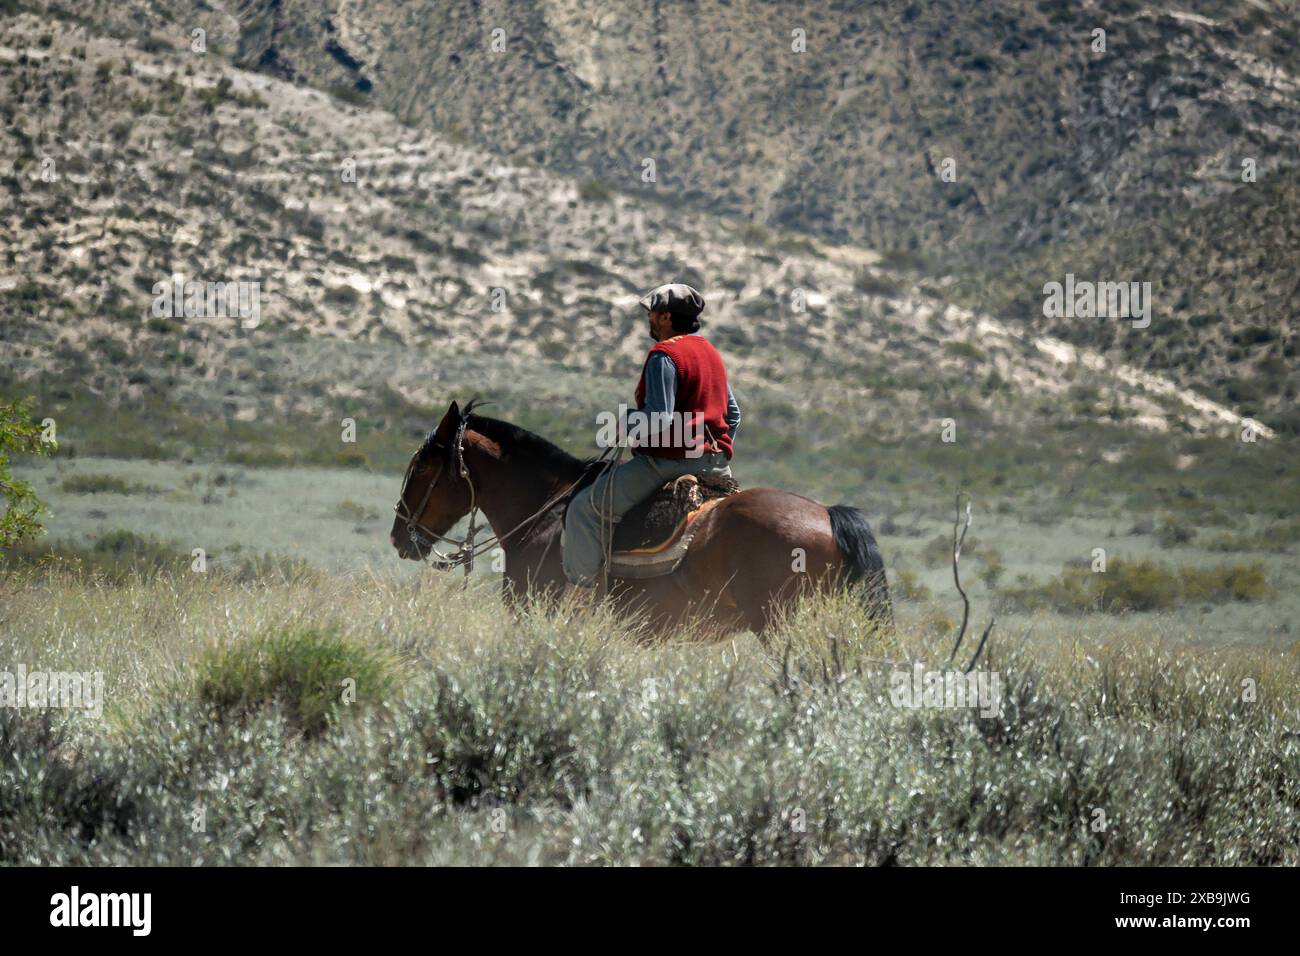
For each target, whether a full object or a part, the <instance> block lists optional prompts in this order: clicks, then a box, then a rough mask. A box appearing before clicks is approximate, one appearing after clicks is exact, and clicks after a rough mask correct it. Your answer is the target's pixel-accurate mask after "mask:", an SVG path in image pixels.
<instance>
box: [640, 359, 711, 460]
mask: <svg viewBox="0 0 1300 956" xmlns="http://www.w3.org/2000/svg"><path fill="white" fill-rule="evenodd" d="M655 352H665V353H667V355H668V357H669V358H670V359H672V362H673V365H674V366H675V367H676V369H677V400H676V403H675V407H674V409H673V411H675V412H678V413H680V414H682V415H687V416H689V415H692V414H698V415H699V416H700V419H702V421H703V427H704V428H706V429H707V432H704V435H705V439H704V440H705V442H706V446H705V450H706V451H721V452H723V453H725V454H726V456H727V458H728V460H730V458H731V435H730V434H729V433H728V432H729V429H728V428H727V369H726V367H725V366H723V364H722V356H721V355H719V354H718V350H717V349H715V348H714V347H713V346H712V345H711V344H710V343H709V341H708V339H705V338H702V337H700V336H698V335H678V336H674V337H673V338H671V339H665V340H664V341H662V342H656V343H655V344H654V345H653V346H652V347H651V349H650V352H649V353H648V354H647V355H646V361H647V362H649V360H650V355H653V354H654V353H655ZM636 404H637V408H641V407H642V406H643V405H644V404H645V365H644V364H643V365H642V366H641V379H640V381H638V382H637V386H636ZM695 421H696V420H694V419H691V420H688V422H689V424H688V426H687V427H690V428H692V429H699V427H700V426H699V425H697V424H694V422H695ZM652 426H653V423H652ZM690 433H698V431H692V432H690ZM661 435H662V437H661V438H660V441H661V442H666V441H667V435H665V434H663V433H662V432H661ZM634 454H638V455H653V456H654V457H656V458H674V459H680V458H685V457H686V449H685V448H637V449H634Z"/></svg>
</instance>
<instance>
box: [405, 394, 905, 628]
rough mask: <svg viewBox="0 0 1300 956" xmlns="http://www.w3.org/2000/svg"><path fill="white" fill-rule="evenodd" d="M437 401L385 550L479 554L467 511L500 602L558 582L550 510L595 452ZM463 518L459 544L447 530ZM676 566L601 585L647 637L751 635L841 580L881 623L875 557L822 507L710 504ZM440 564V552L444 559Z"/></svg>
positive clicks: (859, 525)
mask: <svg viewBox="0 0 1300 956" xmlns="http://www.w3.org/2000/svg"><path fill="white" fill-rule="evenodd" d="M473 408H474V403H472V402H471V403H470V405H469V406H467V407H466V408H465V409H464V411H461V409H460V408H459V407H458V406H457V404H456V403H455V402H452V403H451V407H450V408H448V410H447V413H446V415H444V416H443V418H442V421H441V422H440V423H439V425H438V427H437V428H436V429H435V430H434V431H433V432H432V433H430V435H429V436H428V438H426V439H425V441H424V444H422V445H421V446H420V448H419V449H417V450H416V452H415V454H414V455H413V456H412V457H411V462H410V464H409V465H408V466H407V471H406V477H405V479H404V481H403V483H402V491H401V496H400V498H399V500H398V503H397V506H396V508H395V510H396V512H397V517H396V519H395V520H394V521H393V530H392V533H391V535H390V540H391V541H392V544H393V547H394V548H396V549H397V553H398V555H400V556H401V557H402V558H406V559H410V560H421V561H422V560H425V559H426V558H428V557H429V555H430V553H431V552H432V553H436V552H434V546H435V544H437V543H438V542H440V541H444V542H449V543H452V544H458V545H461V548H460V550H459V551H457V552H456V553H455V554H453V555H450V556H443V555H438V557H439V558H441V559H443V560H441V561H440V562H439V563H440V565H441V566H442V567H444V568H447V567H455V566H457V565H460V564H464V563H465V562H466V561H467V560H469V559H470V557H471V555H472V554H474V553H476V551H477V553H482V550H483V549H482V548H481V547H480V548H479V549H476V548H475V545H474V543H473V540H472V539H473V535H474V522H475V516H476V514H477V510H481V511H482V513H483V515H484V516H485V517H486V519H487V522H488V524H489V525H490V526H491V529H492V532H493V535H494V537H495V539H496V541H495V542H489V543H488V546H489V547H500V548H501V549H502V551H503V552H504V557H505V569H504V570H505V580H504V588H505V596H506V600H507V603H510V604H512V605H513V604H515V603H516V602H518V601H520V600H525V601H526V600H528V599H529V598H531V597H534V596H537V595H539V594H544V595H553V596H558V595H560V594H561V593H563V592H564V591H565V589H566V588H567V582H566V581H565V578H564V572H563V570H562V567H561V561H560V541H559V538H560V530H561V527H562V522H563V509H564V506H565V504H566V502H567V500H568V498H569V496H570V495H571V494H572V492H573V490H574V489H575V488H576V487H578V486H579V485H580V484H583V483H585V480H584V479H589V478H590V477H591V476H592V473H593V471H594V469H598V468H602V467H604V466H605V464H606V462H604V461H602V460H587V461H583V460H580V459H578V458H575V457H574V456H572V455H570V454H569V453H567V452H565V451H563V450H562V449H560V448H558V447H556V446H555V445H553V444H551V443H550V442H548V441H546V440H545V439H544V438H541V437H539V436H537V435H534V434H533V433H531V432H528V431H525V430H524V429H522V428H520V427H518V426H516V425H512V424H510V423H509V422H503V421H498V420H496V419H493V418H485V417H483V416H481V415H477V414H474V413H473ZM466 514H469V515H470V527H471V531H470V533H469V535H468V538H469V539H470V540H468V541H452V539H450V538H448V537H447V533H448V532H449V531H450V530H451V529H452V528H453V527H454V526H455V524H456V522H457V521H459V520H460V519H461V518H463V517H464V516H465V515H466ZM696 527H697V530H696V533H695V537H694V539H693V541H692V543H691V546H690V550H689V551H688V552H687V554H686V558H685V560H684V561H683V562H682V563H681V565H680V566H679V567H678V568H677V570H676V571H674V572H673V573H671V574H668V575H664V576H662V577H657V578H648V579H640V580H621V579H611V582H610V584H611V587H610V592H609V593H610V596H611V597H612V598H613V599H614V600H615V601H616V602H617V604H618V606H619V608H620V609H622V610H626V611H628V612H634V613H638V614H642V615H645V618H646V620H647V623H648V624H649V629H650V631H651V632H652V633H657V634H668V633H671V632H672V631H673V630H674V628H677V627H680V626H681V625H682V624H683V623H685V622H687V621H694V622H695V623H696V624H697V625H703V627H702V630H703V632H704V634H705V635H707V636H712V637H715V638H720V637H723V636H725V635H727V634H730V633H733V632H736V631H743V630H752V631H753V632H754V633H755V634H757V635H759V637H760V638H761V637H762V635H763V632H764V630H765V629H766V628H767V627H768V626H769V625H770V624H771V622H772V620H773V617H774V615H776V614H777V613H778V612H779V610H780V609H781V608H783V607H788V606H790V605H791V604H792V602H793V601H794V600H795V599H796V598H797V596H798V594H799V593H800V592H801V591H803V590H806V589H808V588H813V589H816V588H821V589H827V588H832V587H854V588H856V589H858V590H859V593H860V595H861V598H862V600H863V601H864V602H865V605H866V607H867V610H868V613H869V614H870V615H871V616H872V618H873V619H874V620H875V621H877V622H878V623H880V624H881V625H882V626H888V625H889V624H891V623H892V617H893V612H892V607H891V604H890V599H889V591H888V587H887V585H886V583H885V569H884V562H883V561H882V559H881V556H880V550H879V548H878V547H877V545H876V540H875V538H874V537H873V535H872V533H871V528H870V526H869V525H868V524H867V521H866V518H865V517H864V516H863V514H862V512H861V511H859V510H858V509H856V508H851V507H848V506H845V505H836V506H834V507H827V506H826V505H823V504H820V503H818V502H816V501H813V500H812V499H811V498H805V497H803V496H802V495H797V494H793V493H791V492H788V491H779V490H777V489H775V488H753V489H749V490H746V491H741V492H738V493H736V494H733V495H731V496H730V497H727V498H724V499H723V500H721V501H719V502H718V503H717V504H716V505H715V506H714V507H712V508H711V509H710V510H709V511H708V512H706V513H705V514H703V515H702V516H701V517H700V518H699V519H698V524H697V526H696ZM448 558H449V559H448Z"/></svg>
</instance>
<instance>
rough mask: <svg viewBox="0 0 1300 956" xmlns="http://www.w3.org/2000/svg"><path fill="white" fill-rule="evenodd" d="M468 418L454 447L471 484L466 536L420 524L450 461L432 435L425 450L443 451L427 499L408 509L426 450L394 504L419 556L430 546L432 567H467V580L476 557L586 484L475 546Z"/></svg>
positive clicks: (607, 453)
mask: <svg viewBox="0 0 1300 956" xmlns="http://www.w3.org/2000/svg"><path fill="white" fill-rule="evenodd" d="M468 418H469V417H468V416H465V417H463V418H462V419H461V421H460V424H459V425H458V426H457V428H456V437H455V439H454V440H453V443H452V446H451V451H452V454H453V458H452V466H453V467H454V468H455V469H456V470H457V472H458V473H459V475H460V477H461V478H463V479H465V483H466V484H467V485H469V528H468V529H466V531H465V537H464V538H462V539H461V540H460V541H457V540H456V539H455V538H450V537H448V536H447V535H445V534H439V533H438V532H436V531H434V530H432V529H431V528H428V527H426V526H425V525H424V524H422V523H421V522H420V516H421V515H423V514H424V509H425V506H426V505H428V503H429V498H430V497H431V496H432V495H433V489H434V486H436V485H437V484H438V482H439V481H440V480H442V476H443V472H444V471H446V468H445V466H444V462H445V460H446V456H445V452H446V446H444V445H441V444H439V443H438V442H436V441H434V440H433V439H432V436H431V437H430V439H429V441H427V442H426V443H425V447H432V448H433V449H435V450H437V451H439V455H438V472H437V474H435V475H434V476H433V478H432V479H431V480H430V481H429V485H428V487H427V488H425V489H424V497H422V498H421V499H420V504H419V506H418V507H416V509H415V511H414V512H411V511H408V510H407V508H406V488H407V486H408V485H409V484H410V483H411V476H412V475H413V474H415V463H416V461H417V460H418V459H419V457H420V451H423V450H424V449H423V448H421V449H420V451H417V452H416V453H415V454H414V455H412V456H411V460H410V462H409V463H408V464H407V466H406V474H405V475H404V476H403V478H402V490H401V493H400V494H399V495H398V498H397V504H395V505H393V511H394V512H396V513H397V517H398V518H399V519H400V520H402V521H404V522H406V534H407V537H409V538H410V539H411V543H412V544H414V545H415V546H416V551H417V553H418V552H419V549H420V548H422V547H427V548H428V550H429V555H430V556H431V558H432V560H431V561H430V564H431V565H432V566H433V567H435V568H437V569H438V570H439V571H450V570H452V569H454V568H456V567H463V568H464V569H465V575H466V577H468V576H469V573H470V572H471V571H472V570H473V569H474V559H475V558H476V557H478V556H479V555H481V554H483V553H485V552H486V551H488V550H489V549H491V548H494V547H496V546H497V545H499V544H504V543H505V541H506V540H507V539H508V538H510V537H511V536H513V535H514V534H515V532H517V531H519V530H520V529H521V528H523V527H524V526H525V525H530V524H532V522H534V521H536V520H537V519H538V518H540V517H541V516H542V515H544V514H546V513H547V512H548V511H550V510H551V509H552V508H554V507H555V506H556V505H557V504H558V503H559V502H561V501H563V500H564V499H565V497H566V496H568V495H569V494H570V493H571V492H572V491H573V489H574V488H576V487H577V486H578V484H579V483H580V482H581V481H582V477H581V476H580V477H578V478H577V479H575V480H574V481H573V482H571V483H570V484H569V485H568V486H567V487H565V488H564V489H563V490H561V491H559V492H557V493H556V494H554V495H552V496H551V497H550V498H548V499H547V500H546V502H545V503H544V504H543V505H542V506H541V507H540V508H538V509H537V510H536V511H534V512H533V513H532V514H531V515H529V516H528V517H527V518H525V519H524V520H523V521H521V522H519V523H518V524H517V525H515V526H514V527H513V528H511V529H510V530H509V531H507V532H506V533H505V534H500V535H496V534H494V535H493V536H492V537H491V538H488V539H487V540H486V541H483V542H481V543H478V544H475V542H474V539H475V537H476V536H477V535H478V532H479V531H481V530H482V526H481V525H479V524H478V512H479V508H478V489H477V488H475V486H474V478H473V476H472V475H470V473H469V468H468V466H467V465H466V464H465V429H466V427H467V426H468V424H469V420H468ZM619 450H620V449H618V447H617V446H611V447H610V448H607V449H606V450H605V451H604V453H602V454H601V456H600V457H599V458H598V459H597V460H596V461H595V462H593V467H594V466H595V465H596V464H601V463H605V462H606V460H607V459H608V458H609V457H610V456H611V454H612V453H616V452H618V451H619ZM584 474H585V472H584ZM442 542H446V543H447V544H454V545H456V550H454V551H452V552H450V553H447V554H443V553H442V552H440V551H438V550H437V549H436V548H435V547H434V545H435V544H439V543H442Z"/></svg>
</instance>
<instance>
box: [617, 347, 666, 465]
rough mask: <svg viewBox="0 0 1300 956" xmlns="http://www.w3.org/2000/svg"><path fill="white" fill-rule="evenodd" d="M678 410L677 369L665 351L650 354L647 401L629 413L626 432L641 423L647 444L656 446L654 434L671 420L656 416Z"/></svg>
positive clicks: (645, 443) (646, 367)
mask: <svg viewBox="0 0 1300 956" xmlns="http://www.w3.org/2000/svg"><path fill="white" fill-rule="evenodd" d="M676 407H677V366H676V365H674V364H673V360H672V359H671V358H669V357H668V355H667V354H666V353H664V352H651V353H650V356H649V358H647V359H646V365H645V401H644V402H643V403H642V404H641V407H640V408H638V409H636V410H634V411H629V412H628V413H627V421H626V426H625V427H626V429H627V431H631V430H632V429H633V428H635V427H636V426H637V425H638V423H640V422H644V424H643V425H641V427H642V428H644V431H643V433H642V434H643V435H644V436H645V441H644V442H643V444H644V445H652V444H653V443H654V437H653V436H654V435H655V434H656V433H657V432H659V431H660V430H661V429H662V428H663V427H664V426H666V425H669V424H670V422H671V419H670V418H656V417H655V416H656V415H661V416H662V415H671V414H672V412H673V409H674V408H676Z"/></svg>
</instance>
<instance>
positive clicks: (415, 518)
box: [388, 402, 473, 561]
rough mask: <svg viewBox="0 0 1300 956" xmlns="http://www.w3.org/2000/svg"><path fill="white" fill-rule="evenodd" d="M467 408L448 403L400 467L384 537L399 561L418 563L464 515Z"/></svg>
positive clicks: (469, 495)
mask: <svg viewBox="0 0 1300 956" xmlns="http://www.w3.org/2000/svg"><path fill="white" fill-rule="evenodd" d="M472 404H473V403H471V405H470V406H466V408H465V410H464V411H461V409H460V408H459V406H457V404H456V403H455V402H452V403H451V407H450V408H448V409H447V414H446V415H444V416H442V421H441V422H439V423H438V427H437V428H435V429H434V430H433V431H432V432H431V433H430V434H429V437H428V438H426V439H425V440H424V444H422V445H421V446H420V447H419V448H417V449H416V451H415V454H414V455H412V456H411V462H410V464H408V465H407V466H406V477H405V478H403V479H402V491H401V495H400V496H399V497H398V499H397V504H396V506H394V508H393V510H394V511H395V512H397V517H396V518H394V519H393V530H392V532H391V533H390V534H389V536H388V539H389V540H390V541H391V542H392V543H393V547H394V548H396V549H397V554H398V556H399V557H402V558H407V559H410V560H412V561H423V560H424V559H425V558H427V557H428V556H429V552H430V550H432V548H433V546H434V545H435V544H436V543H437V540H438V538H440V537H441V536H443V535H445V534H446V533H447V532H448V531H450V530H451V529H452V528H453V527H454V526H455V524H456V522H457V521H459V520H460V519H461V518H463V517H464V516H465V515H466V514H468V513H469V510H470V507H471V504H472V492H471V489H470V485H469V482H468V481H466V480H465V476H464V475H463V474H462V473H461V468H462V466H463V457H462V456H463V449H462V442H463V441H464V438H465V423H466V419H467V418H468V416H469V412H470V407H471V406H472Z"/></svg>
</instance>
